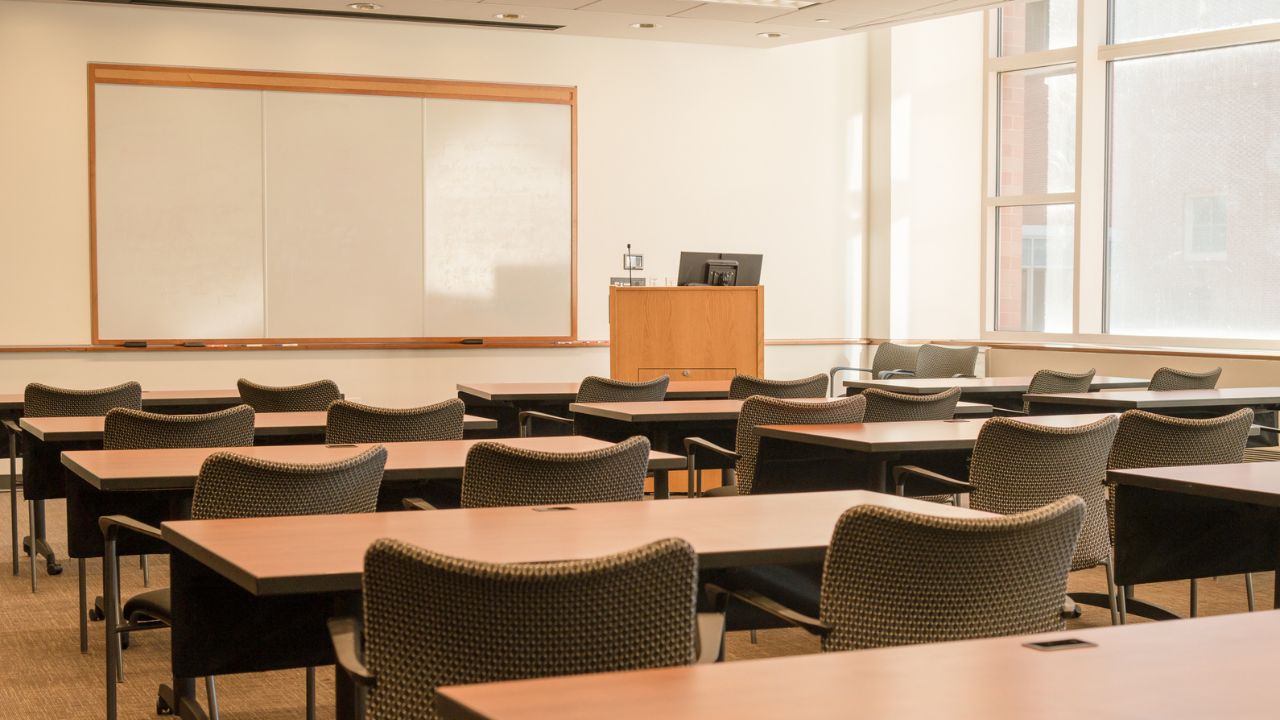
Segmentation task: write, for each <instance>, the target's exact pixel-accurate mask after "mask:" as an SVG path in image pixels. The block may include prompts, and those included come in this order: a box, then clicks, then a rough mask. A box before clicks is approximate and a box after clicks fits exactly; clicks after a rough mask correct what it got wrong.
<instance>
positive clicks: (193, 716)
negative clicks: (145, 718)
mask: <svg viewBox="0 0 1280 720" xmlns="http://www.w3.org/2000/svg"><path fill="white" fill-rule="evenodd" d="M177 704H178V703H177V702H176V701H175V693H174V692H173V688H171V687H169V686H168V685H161V686H160V689H159V690H158V691H157V693H156V714H157V715H176V716H177V717H180V718H182V720H209V715H208V714H207V713H205V711H204V708H203V707H201V706H200V703H198V702H193V701H192V700H191V699H190V698H183V699H182V703H181V707H177V708H175V707H174V706H175V705H177Z"/></svg>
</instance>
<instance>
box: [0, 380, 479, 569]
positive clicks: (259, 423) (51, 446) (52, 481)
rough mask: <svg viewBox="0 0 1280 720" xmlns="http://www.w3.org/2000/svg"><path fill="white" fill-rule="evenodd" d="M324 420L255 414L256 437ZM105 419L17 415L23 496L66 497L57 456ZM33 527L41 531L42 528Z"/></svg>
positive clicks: (307, 437) (303, 430)
mask: <svg viewBox="0 0 1280 720" xmlns="http://www.w3.org/2000/svg"><path fill="white" fill-rule="evenodd" d="M183 401H184V402H189V400H183ZM327 419H328V414H327V413H326V412H325V411H323V410H318V411H311V412H282V413H256V414H255V415H254V439H255V442H256V443H258V444H298V443H322V442H324V433H325V423H326V422H327ZM105 420H106V419H105V418H104V417H103V416H101V415H97V416H76V417H24V418H22V419H21V420H19V421H18V424H19V427H20V428H21V429H22V435H23V437H22V444H23V472H24V486H23V494H24V496H25V497H26V498H27V499H29V500H30V499H35V500H37V501H44V500H49V499H54V498H62V497H66V495H67V480H66V475H65V473H63V472H62V468H61V463H60V461H59V457H60V456H61V455H62V453H63V451H66V450H86V449H98V448H100V447H101V446H102V427H103V424H104V422H105ZM462 426H463V431H464V432H466V433H468V434H469V435H470V434H473V433H474V431H477V430H494V429H496V428H497V427H498V424H497V422H496V421H494V420H492V419H490V418H481V417H475V416H470V415H468V416H464V417H463V420H462ZM28 470H29V471H28ZM37 529H38V530H40V531H42V530H43V527H41V528H37ZM33 534H34V535H35V536H36V538H37V543H38V544H40V545H44V546H45V547H46V548H47V543H46V542H45V537H44V534H43V532H36V533H33ZM40 554H43V555H45V557H46V558H47V559H48V561H49V562H56V560H55V556H54V555H53V553H52V551H49V552H42V553H40ZM72 557H75V556H74V555H73V556H72ZM33 563H34V559H33ZM33 573H34V567H33Z"/></svg>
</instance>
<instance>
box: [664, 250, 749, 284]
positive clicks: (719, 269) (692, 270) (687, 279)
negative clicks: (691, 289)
mask: <svg viewBox="0 0 1280 720" xmlns="http://www.w3.org/2000/svg"><path fill="white" fill-rule="evenodd" d="M763 261H764V256H763V255H746V254H740V253H706V252H682V253H680V271H679V273H678V274H677V276H676V284H678V285H739V286H745V285H759V284H760V265H761V263H762V262H763Z"/></svg>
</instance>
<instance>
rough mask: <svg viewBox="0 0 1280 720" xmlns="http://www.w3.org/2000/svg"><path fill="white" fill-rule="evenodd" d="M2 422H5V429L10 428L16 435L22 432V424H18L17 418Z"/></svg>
mask: <svg viewBox="0 0 1280 720" xmlns="http://www.w3.org/2000/svg"><path fill="white" fill-rule="evenodd" d="M2 422H3V423H4V429H5V430H8V431H9V432H10V433H12V434H14V435H21V434H22V426H21V425H19V424H18V421H17V420H4V421H2Z"/></svg>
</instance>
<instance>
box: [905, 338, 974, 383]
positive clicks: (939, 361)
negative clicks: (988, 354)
mask: <svg viewBox="0 0 1280 720" xmlns="http://www.w3.org/2000/svg"><path fill="white" fill-rule="evenodd" d="M977 364H978V348H977V346H976V345H975V346H970V347H962V348H953V347H943V346H942V345H922V346H920V354H919V355H918V356H917V357H916V371H915V372H914V373H912V375H913V376H914V377H918V378H952V377H973V371H974V367H975V366H977Z"/></svg>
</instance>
